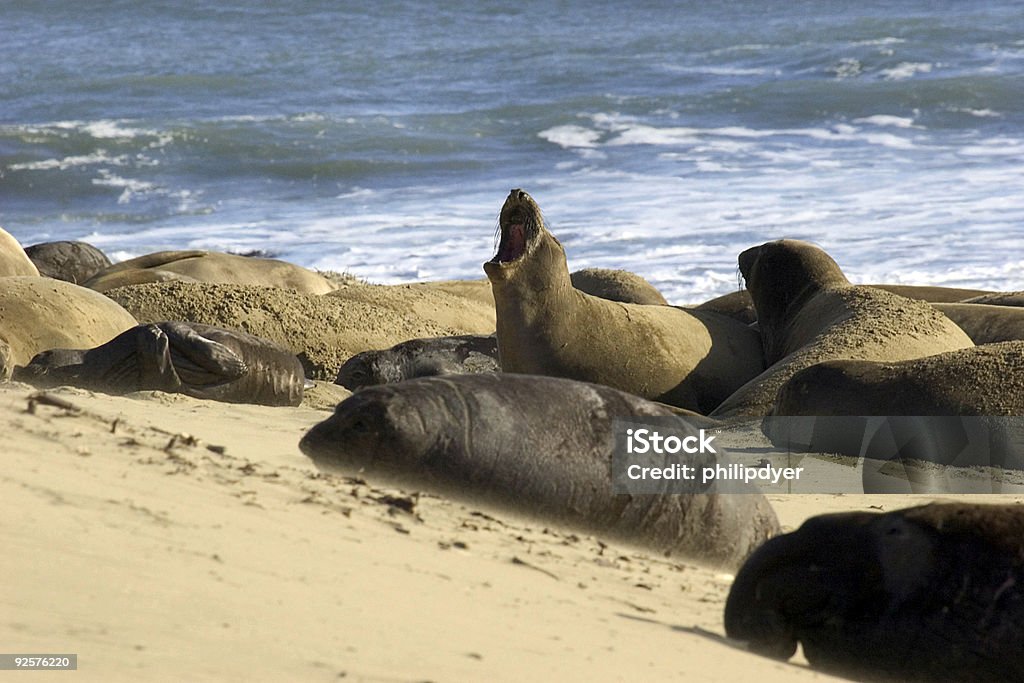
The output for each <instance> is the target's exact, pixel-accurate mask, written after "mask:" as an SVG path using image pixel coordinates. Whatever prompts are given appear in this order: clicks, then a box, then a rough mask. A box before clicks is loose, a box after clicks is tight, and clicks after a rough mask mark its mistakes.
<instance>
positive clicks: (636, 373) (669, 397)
mask: <svg viewBox="0 0 1024 683" xmlns="http://www.w3.org/2000/svg"><path fill="white" fill-rule="evenodd" d="M499 225H500V230H501V240H500V243H499V246H498V253H497V254H496V255H495V256H494V258H493V259H491V260H490V261H488V262H487V263H485V264H484V271H485V272H486V273H487V277H488V279H490V281H491V288H492V291H493V292H494V302H495V311H496V314H497V333H498V357H499V361H500V364H501V369H502V370H503V371H504V372H513V373H524V374H534V375H551V376H556V377H566V378H569V379H576V380H582V381H587V382H595V383H597V384H604V385H606V386H610V387H613V388H616V389H620V390H622V391H627V392H629V393H632V394H636V395H638V396H641V397H643V398H648V399H654V400H658V401H662V402H664V403H669V404H671V405H675V406H679V407H682V408H687V409H689V410H694V411H697V412H701V413H706V412H708V411H710V410H712V409H714V408H715V406H717V405H718V404H719V403H720V402H721V401H722V400H723V399H725V398H726V397H727V396H729V395H730V394H731V393H732V392H733V391H735V390H736V389H737V388H739V387H740V386H742V385H743V384H744V383H745V382H746V381H748V380H749V379H750V378H751V377H754V376H755V375H757V374H758V373H759V372H761V371H762V369H763V368H764V365H763V361H762V356H761V348H760V340H759V338H758V335H757V333H756V332H755V331H753V330H751V329H749V328H748V327H747V326H745V325H743V324H742V323H739V322H737V321H736V320H733V319H731V318H728V317H727V316H723V315H720V314H718V313H708V312H700V311H686V310H683V309H680V308H675V307H671V306H648V305H641V304H628V303H620V302H612V301H608V300H606V299H601V298H598V297H595V296H591V295H589V294H586V293H584V292H581V291H579V290H578V289H575V288H574V287H573V286H572V282H571V281H570V278H569V269H568V267H567V265H566V258H565V251H564V249H563V248H562V245H561V244H560V243H559V242H558V240H557V239H555V237H554V235H552V234H551V233H550V232H548V230H547V228H546V227H545V225H544V219H543V217H542V216H541V212H540V208H539V207H538V206H537V204H536V202H534V200H533V199H532V198H531V197H530V196H529V195H528V194H527V193H526V192H523V191H522V190H519V189H515V190H512V192H511V193H510V194H509V196H508V199H507V200H506V201H505V204H504V206H503V207H502V209H501V215H500V218H499Z"/></svg>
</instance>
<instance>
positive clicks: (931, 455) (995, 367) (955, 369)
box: [763, 341, 1024, 493]
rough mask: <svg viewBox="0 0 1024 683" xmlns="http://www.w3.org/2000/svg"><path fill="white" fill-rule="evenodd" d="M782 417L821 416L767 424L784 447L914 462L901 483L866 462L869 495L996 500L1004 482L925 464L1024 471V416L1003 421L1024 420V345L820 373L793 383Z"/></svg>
mask: <svg viewBox="0 0 1024 683" xmlns="http://www.w3.org/2000/svg"><path fill="white" fill-rule="evenodd" d="M776 412H777V413H778V414H779V415H787V416H794V415H806V416H816V417H814V419H813V420H812V421H810V422H808V421H804V420H795V419H786V418H781V419H768V420H766V421H765V423H764V427H763V429H764V431H765V433H766V434H767V436H768V437H769V438H770V439H771V441H772V443H774V444H775V445H776V446H779V447H780V448H786V449H788V450H792V451H806V452H819V453H821V452H824V453H841V454H844V455H850V456H854V457H858V456H863V457H865V458H867V459H869V460H873V461H876V463H877V462H884V461H900V462H902V463H904V467H905V468H906V474H907V480H906V482H903V483H898V482H896V481H895V480H893V479H892V478H889V479H885V478H880V477H877V476H874V473H875V471H876V470H878V471H880V468H878V467H877V466H876V465H870V466H869V463H867V462H865V468H864V490H865V491H869V492H883V491H884V492H890V491H893V492H894V491H895V490H896V489H894V488H893V487H894V486H898V487H899V489H898V490H901V491H905V492H906V491H908V489H909V490H910V491H913V492H926V491H931V492H946V493H949V492H954V491H957V492H992V491H993V489H995V490H998V488H999V484H998V481H996V480H991V481H984V480H982V481H981V483H982V484H984V485H985V487H983V488H978V481H968V480H953V479H950V478H948V477H946V472H945V471H944V470H943V469H941V468H934V467H931V468H929V467H927V466H924V467H922V466H921V463H930V464H934V465H947V466H948V465H952V466H956V467H995V468H997V469H998V470H1000V471H1002V470H1004V469H1024V429H1022V427H1024V418H1012V417H997V416H1017V415H1024V341H1012V342H1003V343H1000V344H985V345H983V346H974V347H970V348H966V349H960V350H958V351H949V352H947V353H942V354H937V355H934V356H927V357H925V358H916V359H913V360H906V361H899V362H893V363H887V362H877V361H864V360H832V361H826V362H824V363H819V364H817V365H812V366H810V367H808V368H805V369H803V370H801V371H799V372H797V373H796V374H794V375H793V377H792V378H791V379H790V380H789V381H788V382H786V383H785V384H784V385H783V387H782V389H781V390H780V391H779V394H778V405H777V406H776ZM866 416H879V418H878V419H871V418H870V417H866ZM881 416H887V417H884V419H882V417H881ZM897 416H898V417H897ZM911 461H917V463H914V462H911Z"/></svg>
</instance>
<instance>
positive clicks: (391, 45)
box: [0, 0, 1024, 302]
mask: <svg viewBox="0 0 1024 683" xmlns="http://www.w3.org/2000/svg"><path fill="white" fill-rule="evenodd" d="M189 5H190V6H189V7H188V8H186V7H185V6H183V5H182V4H181V3H171V2H167V3H159V2H142V3H139V2H105V3H81V2H67V1H64V2H58V1H52V2H42V1H40V2H20V3H6V4H5V5H4V7H3V10H2V12H0V34H2V35H3V36H4V42H5V48H6V49H5V58H4V59H3V60H0V102H2V105H0V224H2V225H3V226H4V227H5V228H6V229H7V230H8V231H9V232H11V233H12V234H14V235H15V236H16V237H17V238H18V239H19V240H21V241H22V243H23V244H26V245H27V244H32V243H35V242H40V241H46V240H52V239H84V240H87V241H89V242H92V243H94V244H96V245H97V246H99V247H101V248H103V249H104V250H106V251H108V253H110V254H111V255H112V256H114V257H121V258H123V257H127V256H133V255H137V254H140V253H145V252H149V251H155V250H158V249H174V248H196V247H199V248H215V249H231V250H251V249H260V250H263V251H266V252H270V253H273V254H275V255H278V256H279V257H281V258H286V259H289V260H292V261H296V262H298V263H302V264H304V265H308V266H312V267H318V268H331V269H338V270H350V271H353V272H355V273H357V274H359V275H362V276H365V277H368V278H371V279H374V280H378V281H386V282H397V281H403V280H412V279H425V278H449V277H480V276H482V270H481V268H480V264H481V263H482V262H483V261H485V260H487V259H488V258H489V257H490V256H491V254H492V253H493V247H494V241H493V236H494V227H495V219H496V216H497V212H498V209H499V207H500V205H501V203H502V201H503V200H504V197H505V195H506V194H507V192H508V189H509V188H511V187H523V188H524V189H526V190H528V191H529V192H531V194H533V196H534V197H535V198H536V199H537V200H538V202H539V203H540V205H541V206H542V207H543V208H544V210H545V213H546V215H547V218H548V220H549V223H550V224H551V226H552V228H553V230H554V231H555V232H556V234H557V235H558V236H559V238H560V239H561V240H562V242H563V243H564V244H565V246H566V248H567V251H568V253H569V258H570V266H571V267H573V268H578V267H584V266H612V267H625V268H630V269H632V270H635V271H637V272H640V273H642V274H644V275H645V276H647V277H648V278H649V279H651V280H652V281H654V282H655V283H656V284H657V285H659V286H660V287H662V289H663V290H664V291H665V292H666V294H667V295H668V296H669V298H670V299H672V300H675V301H679V302H684V301H692V300H699V299H702V298H706V297H708V296H711V295H714V294H718V293H723V292H725V291H729V290H731V289H734V288H735V287H736V268H735V257H736V254H737V253H738V252H739V251H740V250H742V249H744V248H746V247H748V246H751V245H753V244H757V243H759V242H762V241H765V240H768V239H774V238H778V237H797V238H803V239H811V240H814V241H816V242H818V243H820V244H821V245H822V246H824V247H825V248H826V249H828V250H829V252H830V253H832V254H833V256H835V257H836V259H837V260H838V261H839V262H840V264H841V265H842V266H843V267H844V269H845V270H846V271H847V273H848V274H849V275H850V276H851V278H852V279H855V280H860V281H882V280H885V281H901V282H912V283H936V284H951V285H972V286H978V287H986V288H995V289H1024V274H1022V272H1024V269H1022V266H1024V256H1022V250H1021V246H1022V244H1024V239H1022V238H1024V7H1022V6H1021V5H1020V3H1019V2H1008V1H1004V2H972V3H965V2H888V3H864V2H861V3H847V2H814V3H812V2H794V1H792V0H787V1H785V2H783V1H781V0H779V1H769V0H765V1H760V2H755V1H750V0H748V1H746V2H728V3H708V2H701V3H697V2H675V3H669V2H646V3H583V2H519V3H517V4H516V5H515V6H514V7H513V6H504V7H503V6H499V5H495V4H491V3H478V2H444V3H439V2H395V3H383V4H377V5H372V4H365V3H358V4H356V3H351V5H350V4H349V3H338V2H326V1H322V2H288V3H284V2H266V3H261V4H260V6H259V8H253V7H247V6H246V5H245V4H242V3H231V2H216V3H213V2H196V3H189Z"/></svg>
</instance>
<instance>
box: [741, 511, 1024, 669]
mask: <svg viewBox="0 0 1024 683" xmlns="http://www.w3.org/2000/svg"><path fill="white" fill-rule="evenodd" d="M725 631H726V634H727V635H728V636H729V637H730V638H735V639H737V640H742V641H746V642H747V643H748V644H749V647H750V649H751V650H753V651H755V652H758V653H760V654H763V655H766V656H769V657H775V658H778V659H788V658H789V657H790V656H792V655H793V653H794V652H795V651H796V646H797V643H798V642H799V643H800V644H801V645H802V646H803V652H804V655H805V656H806V657H807V661H809V662H810V663H811V666H813V667H815V668H819V669H823V670H825V671H828V672H830V673H837V674H839V675H843V676H848V677H850V678H852V679H855V680H887V681H992V682H996V681H1024V506H1021V505H971V504H966V503H946V504H932V505H925V506H921V507H914V508H908V509H903V510H896V511H894V512H889V513H885V514H879V513H870V512H850V513H840V514H830V515H821V516H818V517H812V518H811V519H809V520H807V521H806V522H804V524H803V525H802V526H801V527H800V528H799V529H797V530H796V531H795V532H793V533H789V534H785V535H783V536H779V537H777V538H773V539H771V540H769V541H767V542H766V543H765V544H764V545H762V546H761V547H760V548H759V549H757V550H756V551H755V552H754V554H753V555H752V556H751V557H750V559H748V560H747V562H746V563H745V564H744V565H743V567H742V568H741V569H740V571H739V572H738V573H737V575H736V580H735V581H734V582H733V585H732V589H731V590H730V591H729V597H728V600H727V601H726V605H725Z"/></svg>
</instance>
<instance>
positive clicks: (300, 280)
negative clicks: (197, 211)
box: [85, 250, 337, 294]
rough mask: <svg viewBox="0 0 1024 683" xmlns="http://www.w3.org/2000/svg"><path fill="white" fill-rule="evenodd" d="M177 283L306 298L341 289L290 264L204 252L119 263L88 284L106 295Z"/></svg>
mask: <svg viewBox="0 0 1024 683" xmlns="http://www.w3.org/2000/svg"><path fill="white" fill-rule="evenodd" d="M173 279H181V280H185V281H189V282H191V281H197V282H213V283H219V284H234V285H260V286H263V287H279V288H281V289H291V290H294V291H297V292H302V293H304V294H326V293H328V292H332V291H334V290H335V289H336V288H337V287H336V286H335V285H334V283H332V282H331V281H330V280H328V279H327V278H325V277H324V276H322V275H320V274H318V273H314V272H313V271H311V270H308V269H306V268H303V267H302V266H297V265H295V264H293V263H288V262H287V261H279V260H277V259H270V258H256V257H250V256H238V255H236V254H225V253H221V252H216V251H201V250H189V251H159V252H156V253H153V254H146V255H145V256H139V257H138V258H133V259H129V260H127V261H122V262H120V263H115V264H114V265H112V266H110V267H109V268H107V269H106V270H104V271H102V272H100V273H97V274H96V275H95V276H94V277H92V278H90V279H89V280H87V281H86V282H85V286H86V287H89V288H91V289H95V290H96V291H98V292H106V291H108V290H110V289H114V288H115V287H123V286H125V285H140V284H148V283H151V282H164V281H167V280H173Z"/></svg>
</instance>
